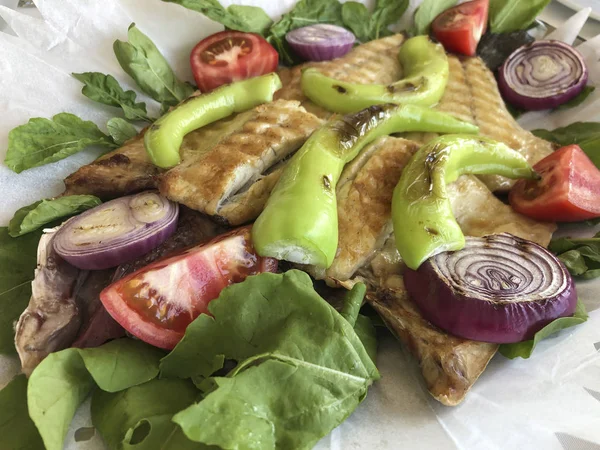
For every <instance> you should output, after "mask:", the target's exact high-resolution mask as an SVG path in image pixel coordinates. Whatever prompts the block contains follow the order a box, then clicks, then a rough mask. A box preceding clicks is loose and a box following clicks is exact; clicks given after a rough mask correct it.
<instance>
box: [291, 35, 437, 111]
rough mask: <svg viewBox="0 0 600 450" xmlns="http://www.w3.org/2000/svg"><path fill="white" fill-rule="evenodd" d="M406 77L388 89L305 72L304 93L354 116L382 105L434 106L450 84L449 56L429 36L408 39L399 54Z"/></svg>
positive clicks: (378, 85) (314, 100)
mask: <svg viewBox="0 0 600 450" xmlns="http://www.w3.org/2000/svg"><path fill="white" fill-rule="evenodd" d="M398 58H399V59H400V64H401V65H402V69H403V71H404V78H403V79H402V80H400V81H397V82H395V83H392V84H390V85H388V86H385V85H383V84H353V83H345V82H342V81H338V80H335V79H333V78H329V77H327V76H325V75H323V74H321V73H320V72H319V71H318V70H317V69H305V70H304V71H303V72H302V81H301V82H302V91H303V92H304V94H305V95H306V96H307V97H308V98H309V99H311V100H312V101H313V102H314V103H316V104H317V105H320V106H322V107H323V108H325V109H327V110H329V111H333V112H337V113H352V112H356V111H360V110H361V109H364V108H367V107H369V106H371V105H380V104H382V103H398V104H399V103H410V104H413V105H421V106H432V105H435V104H436V103H437V102H438V101H439V100H440V99H441V98H442V95H443V94H444V90H445V89H446V83H447V82H448V74H449V67H448V57H447V56H446V52H445V51H444V47H442V45H441V44H436V43H433V42H432V41H431V40H430V39H429V37H428V36H417V37H414V38H411V39H408V40H407V41H406V42H405V43H404V45H402V47H400V52H399V53H398Z"/></svg>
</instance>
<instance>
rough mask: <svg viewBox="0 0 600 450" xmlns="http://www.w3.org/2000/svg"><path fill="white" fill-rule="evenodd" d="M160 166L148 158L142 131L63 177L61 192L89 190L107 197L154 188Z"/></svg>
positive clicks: (89, 192)
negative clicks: (120, 145)
mask: <svg viewBox="0 0 600 450" xmlns="http://www.w3.org/2000/svg"><path fill="white" fill-rule="evenodd" d="M161 172H162V169H160V168H159V167H156V166H155V165H154V164H152V163H151V162H150V159H149V158H148V155H147V153H146V149H145V148H144V134H143V132H142V133H141V134H140V135H138V136H136V137H134V138H133V139H130V140H129V141H127V142H126V143H125V145H123V147H121V148H118V149H116V150H113V151H112V152H109V153H107V154H106V155H103V156H101V157H100V158H98V159H97V160H96V161H94V162H93V163H91V164H87V165H85V166H83V167H81V168H80V169H79V170H77V172H75V173H73V174H71V175H69V176H68V177H67V178H66V179H65V186H66V191H65V193H64V194H63V195H81V194H90V195H95V196H97V197H100V198H101V199H103V200H108V199H111V198H115V197H120V196H123V195H126V194H131V193H133V192H138V191H143V190H146V189H154V188H156V184H157V179H156V177H157V176H158V175H159V174H160V173H161Z"/></svg>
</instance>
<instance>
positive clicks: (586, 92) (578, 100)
mask: <svg viewBox="0 0 600 450" xmlns="http://www.w3.org/2000/svg"><path fill="white" fill-rule="evenodd" d="M595 90H596V88H595V87H594V86H591V85H589V84H588V85H586V86H585V87H584V88H583V90H582V91H581V92H580V93H579V95H577V97H575V98H572V99H571V100H569V101H568V102H566V103H563V104H562V105H560V106H558V107H557V108H556V110H561V109H569V108H574V107H576V106H579V105H581V104H582V103H583V102H584V101H585V100H586V99H587V98H588V97H589V96H590V94H591V93H592V92H594V91H595Z"/></svg>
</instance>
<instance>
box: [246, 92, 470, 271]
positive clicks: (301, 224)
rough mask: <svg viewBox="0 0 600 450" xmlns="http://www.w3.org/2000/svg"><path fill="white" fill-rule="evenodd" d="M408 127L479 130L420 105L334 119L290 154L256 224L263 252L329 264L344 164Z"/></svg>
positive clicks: (254, 230)
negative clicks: (386, 137) (385, 137)
mask: <svg viewBox="0 0 600 450" xmlns="http://www.w3.org/2000/svg"><path fill="white" fill-rule="evenodd" d="M404 131H431V132H440V133H457V132H458V133H476V132H477V131H478V129H477V127H476V126H475V125H472V124H469V123H465V122H461V121H460V120H458V119H455V118H454V117H452V116H449V115H447V114H444V113H441V112H438V111H434V110H432V109H429V108H423V107H421V106H416V105H392V104H387V105H375V106H372V107H370V108H367V109H365V110H363V111H360V112H358V113H356V114H352V115H348V116H344V117H342V118H338V119H334V120H333V121H331V122H329V123H327V124H326V125H324V126H323V127H322V128H320V129H319V130H317V131H316V132H314V133H313V134H312V136H311V137H310V138H309V139H308V141H306V143H305V144H304V146H303V147H302V148H301V149H300V150H298V152H297V153H296V154H295V155H294V156H293V157H292V160H291V161H290V162H289V163H288V165H287V167H286V168H285V170H284V172H283V173H282V175H281V178H280V179H279V181H278V182H277V185H276V186H275V188H274V189H273V192H272V193H271V196H270V197H269V200H268V201H267V204H266V206H265V209H264V211H263V212H262V214H261V215H260V216H259V217H258V219H257V220H256V222H255V223H254V226H253V227H252V242H253V244H254V247H255V248H256V251H257V252H258V254H259V255H261V256H272V257H274V258H277V259H284V260H287V261H291V262H295V263H300V264H314V265H316V266H318V267H321V268H324V267H329V266H330V265H331V263H332V262H333V258H334V257H335V253H336V250H337V243H338V220H337V202H336V196H335V189H336V186H337V182H338V180H339V177H340V174H341V172H342V169H343V168H344V165H345V164H346V163H348V162H349V161H351V160H352V159H354V158H355V157H356V155H357V154H358V153H359V152H360V150H361V149H362V148H363V147H364V146H365V145H367V144H368V143H369V142H372V141H373V140H374V139H376V138H377V137H379V136H383V135H387V134H392V133H400V132H404Z"/></svg>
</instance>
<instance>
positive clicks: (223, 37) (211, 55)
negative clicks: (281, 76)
mask: <svg viewBox="0 0 600 450" xmlns="http://www.w3.org/2000/svg"><path fill="white" fill-rule="evenodd" d="M190 64H191V66H192V71H193V73H194V78H195V80H196V84H197V85H198V89H200V90H201V91H202V92H208V91H211V90H213V89H215V88H217V87H219V86H221V85H223V84H228V83H232V82H234V81H240V80H245V79H246V78H252V77H256V76H259V75H264V74H265V73H270V72H274V71H275V70H277V66H278V64H279V54H278V53H277V50H275V49H274V48H273V46H272V45H271V44H269V43H268V42H267V41H266V40H265V39H264V38H263V37H262V36H260V35H258V34H254V33H243V32H241V31H221V32H220V33H216V34H213V35H212V36H209V37H207V38H206V39H203V40H201V41H200V42H199V43H198V44H197V45H196V46H195V47H194V49H193V50H192V53H191V55H190Z"/></svg>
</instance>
